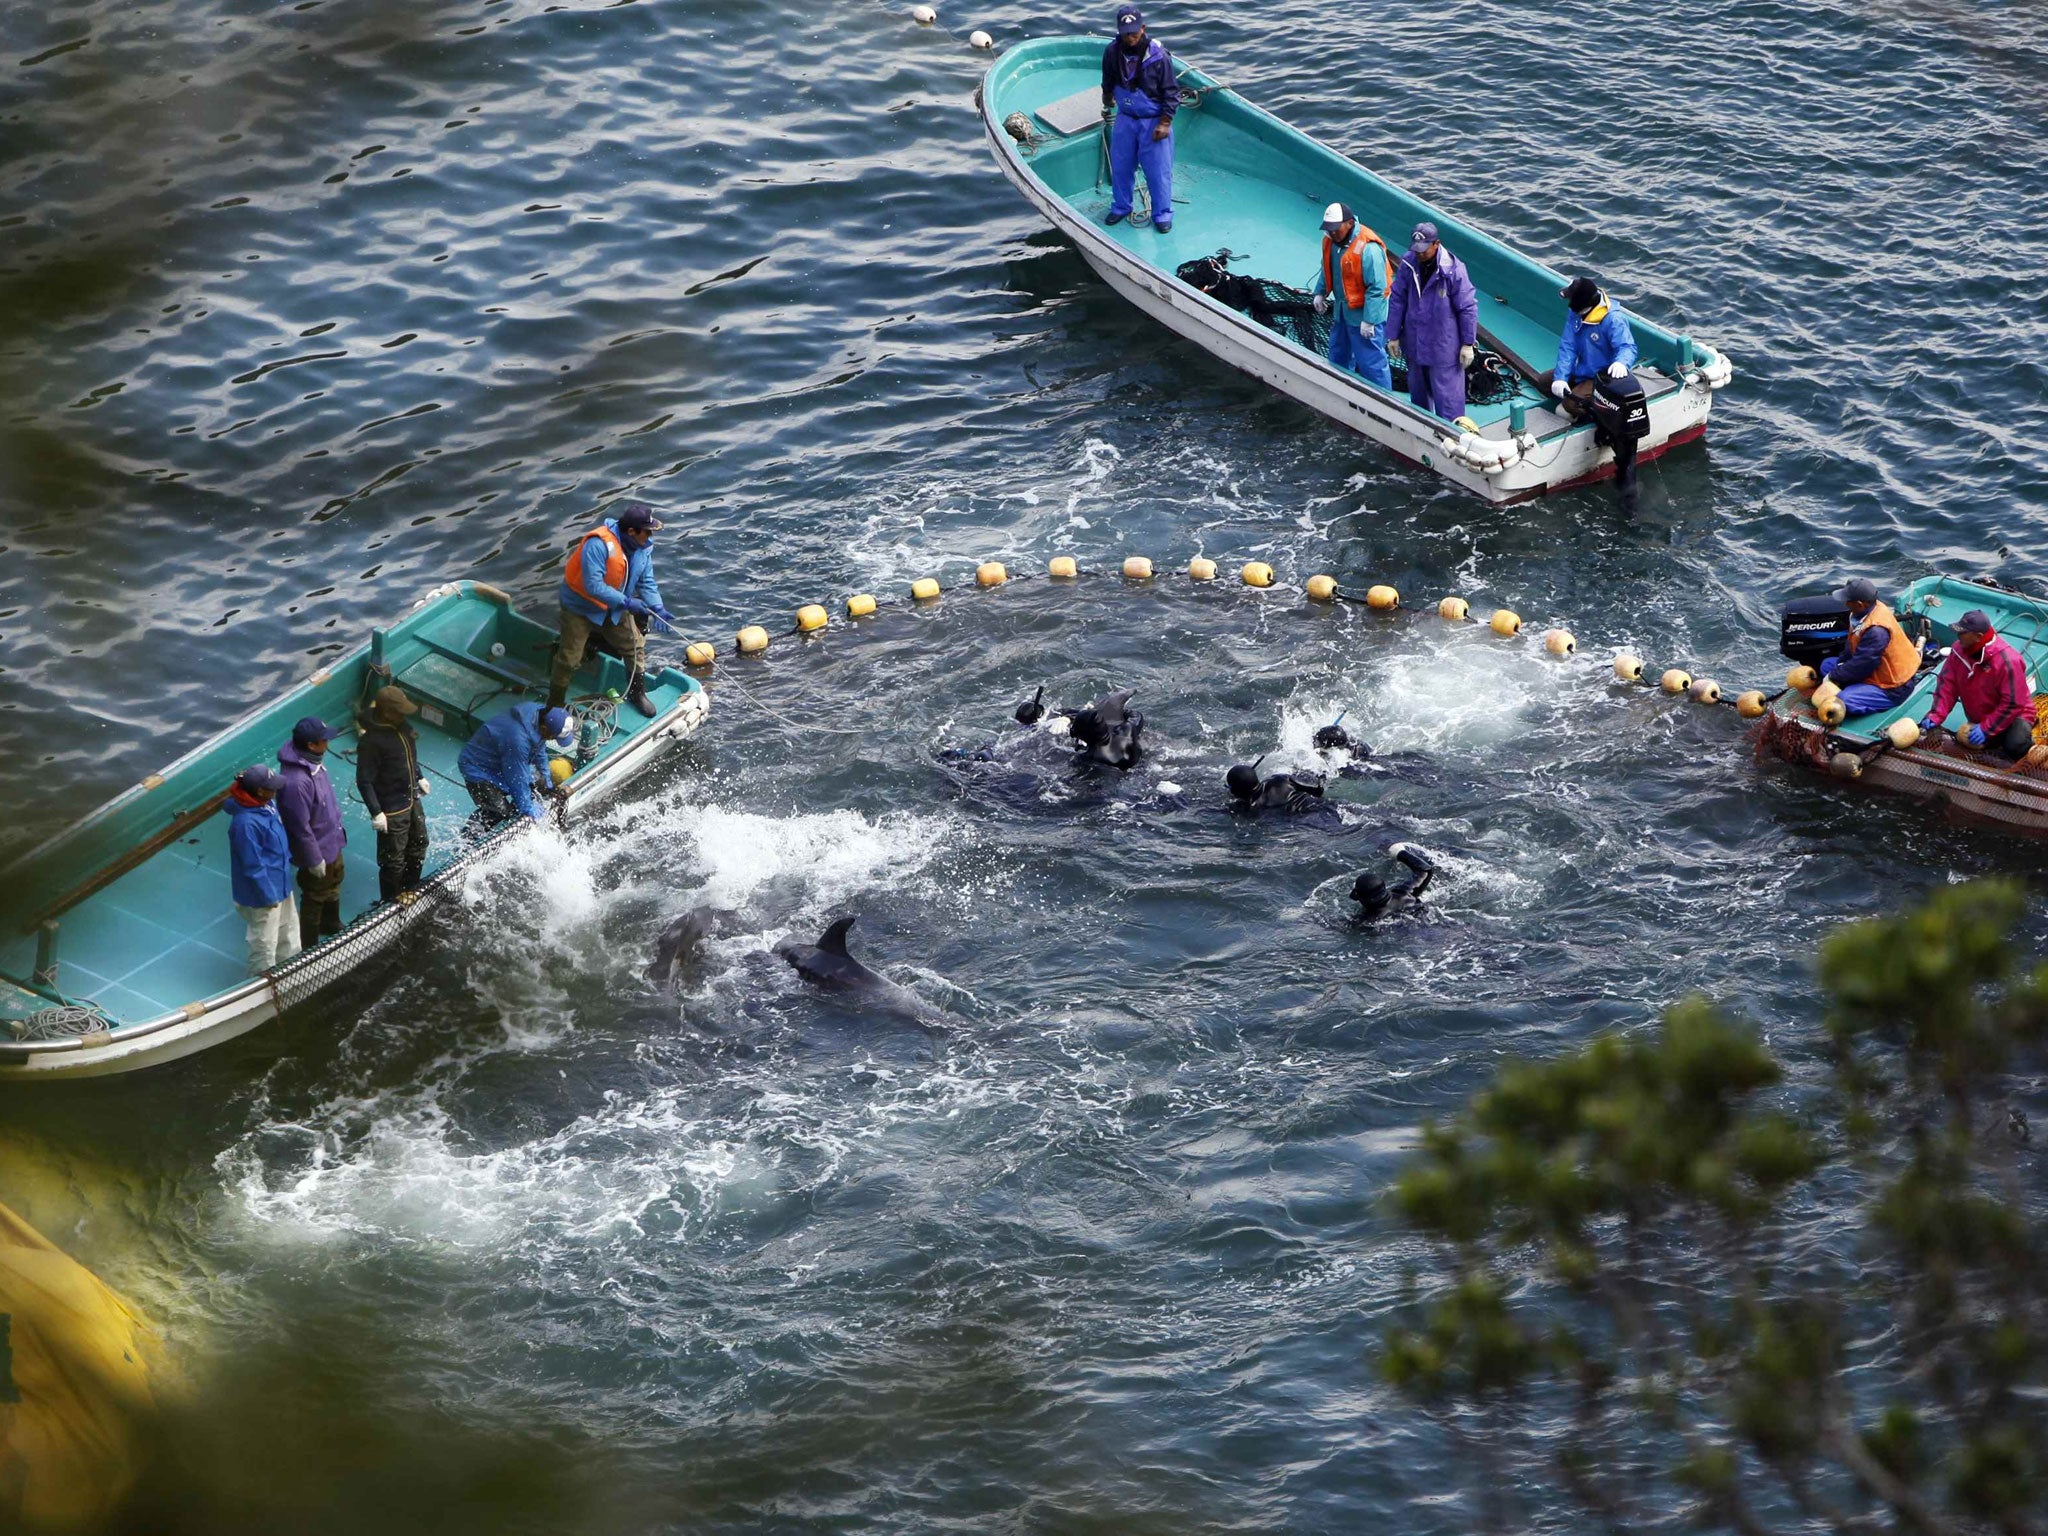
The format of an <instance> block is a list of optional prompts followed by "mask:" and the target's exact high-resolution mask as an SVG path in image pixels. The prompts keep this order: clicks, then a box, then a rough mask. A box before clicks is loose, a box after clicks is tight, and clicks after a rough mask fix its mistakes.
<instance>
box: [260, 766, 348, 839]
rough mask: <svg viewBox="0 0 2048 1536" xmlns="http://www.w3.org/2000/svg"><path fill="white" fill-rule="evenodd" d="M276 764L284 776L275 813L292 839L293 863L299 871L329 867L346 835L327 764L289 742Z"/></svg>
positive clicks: (339, 805) (339, 803)
mask: <svg viewBox="0 0 2048 1536" xmlns="http://www.w3.org/2000/svg"><path fill="white" fill-rule="evenodd" d="M277 765H278V768H279V769H280V770H281V771H282V772H283V774H284V788H283V789H280V790H279V791H278V792H277V814H278V819H279V820H281V821H282V822H283V823H284V830H285V836H286V837H288V838H289V839H290V840H291V849H292V862H293V863H294V864H296V865H298V866H299V868H301V869H311V868H312V867H313V866H314V865H315V864H332V863H333V862H334V861H335V860H336V859H338V858H340V857H341V845H342V844H343V843H346V842H347V841H348V833H347V832H345V831H343V830H342V825H341V802H340V801H339V800H337V799H336V798H335V795H334V780H333V779H331V778H329V777H328V774H327V764H326V762H325V761H324V760H323V759H321V758H317V757H315V756H314V755H313V754H312V753H310V752H308V751H307V750H306V749H305V748H304V747H302V746H300V745H299V744H298V743H297V742H296V741H288V742H286V743H285V744H284V745H283V746H281V747H279V748H278V749H277Z"/></svg>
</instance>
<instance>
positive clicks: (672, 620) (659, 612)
mask: <svg viewBox="0 0 2048 1536" xmlns="http://www.w3.org/2000/svg"><path fill="white" fill-rule="evenodd" d="M654 616H655V617H656V618H657V619H659V620H661V622H662V623H664V624H666V625H667V626H668V627H669V628H670V629H674V628H675V627H676V616H675V615H674V614H672V613H670V612H669V611H668V610H667V609H666V608H657V609H655V610H654Z"/></svg>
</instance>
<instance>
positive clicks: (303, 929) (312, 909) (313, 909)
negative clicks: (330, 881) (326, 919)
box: [299, 892, 327, 949]
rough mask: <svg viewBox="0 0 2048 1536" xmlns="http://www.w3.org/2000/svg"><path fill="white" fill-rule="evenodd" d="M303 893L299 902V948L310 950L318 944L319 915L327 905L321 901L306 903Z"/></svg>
mask: <svg viewBox="0 0 2048 1536" xmlns="http://www.w3.org/2000/svg"><path fill="white" fill-rule="evenodd" d="M304 894H305V893H304V892H301V893H300V898H301V899H300V901H299V948H301V949H311V948H312V947H313V946H314V945H315V944H318V943H319V942H320V914H321V913H322V912H323V911H325V910H326V907H327V904H326V903H325V902H321V901H307V900H305V899H304Z"/></svg>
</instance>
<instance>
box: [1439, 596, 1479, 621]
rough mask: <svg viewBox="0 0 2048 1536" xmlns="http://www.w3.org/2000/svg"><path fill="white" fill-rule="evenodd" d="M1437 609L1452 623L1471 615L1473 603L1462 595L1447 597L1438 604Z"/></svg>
mask: <svg viewBox="0 0 2048 1536" xmlns="http://www.w3.org/2000/svg"><path fill="white" fill-rule="evenodd" d="M1436 611H1437V612H1438V613H1439V614H1440V615H1442V616H1443V617H1444V618H1447V619H1449V620H1451V622H1452V623H1458V622H1459V621H1461V620H1463V619H1466V618H1469V617H1470V616H1471V613H1472V605H1471V604H1470V603H1468V602H1466V601H1465V599H1463V598H1462V597H1447V598H1445V599H1444V600H1443V601H1442V602H1440V603H1438V604H1437V605H1436Z"/></svg>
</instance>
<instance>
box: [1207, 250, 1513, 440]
mask: <svg viewBox="0 0 2048 1536" xmlns="http://www.w3.org/2000/svg"><path fill="white" fill-rule="evenodd" d="M1235 259H1236V258H1235V253H1233V252H1231V251H1229V250H1227V249H1226V250H1221V251H1218V252H1217V253H1216V254H1215V255H1214V256H1200V257H1197V258H1196V259H1195V260H1193V261H1184V262H1182V263H1181V264H1180V265H1179V266H1178V267H1176V268H1174V271H1173V275H1174V276H1175V277H1177V278H1179V279H1180V280H1181V281H1182V282H1184V283H1186V284H1187V285H1188V286H1189V287H1190V288H1193V289H1196V290H1197V291H1199V292H1201V293H1206V294H1207V295H1208V296H1209V297H1210V298H1212V299H1214V300H1215V301H1216V302H1217V303H1219V304H1223V305H1227V306H1228V307H1229V308H1231V309H1234V310H1236V311H1237V312H1238V313H1239V314H1241V315H1249V316H1251V317H1252V319H1254V320H1256V321H1257V322H1258V323H1259V324H1260V325H1263V326H1264V327H1265V328H1266V329H1267V330H1269V331H1272V332H1274V333H1275V334H1277V335H1280V336H1284V337H1286V338H1287V339H1288V340H1289V341H1291V342H1293V343H1294V344H1295V345H1296V346H1297V347H1300V348H1301V349H1302V350H1304V351H1306V352H1313V353H1314V354H1315V355H1316V356H1317V357H1327V356H1329V353H1330V324H1331V319H1332V316H1330V315H1327V314H1324V315H1319V314H1317V313H1316V306H1315V298H1314V295H1312V294H1310V293H1309V292H1308V290H1307V289H1304V288H1290V287H1288V286H1287V285H1286V284H1285V283H1276V282H1274V281H1272V280H1271V279H1270V278H1264V277H1247V276H1245V275H1244V274H1243V273H1239V272H1232V271H1231V270H1230V263H1231V262H1232V261H1233V260H1235ZM1391 362H1392V365H1393V389H1394V393H1396V394H1406V393H1407V392H1408V365H1407V364H1406V363H1404V362H1402V361H1401V360H1400V359H1399V358H1394V359H1391ZM1520 393H1522V380H1521V378H1520V376H1519V375H1518V374H1516V372H1515V370H1514V369H1513V368H1511V367H1509V366H1508V363H1507V361H1506V359H1504V358H1502V357H1500V356H1499V355H1498V354H1497V353H1494V352H1490V351H1488V350H1487V349H1486V348H1485V347H1484V346H1481V347H1478V348H1475V349H1474V356H1473V358H1472V365H1471V366H1470V367H1469V368H1467V369H1466V370H1465V404H1466V405H1467V406H1474V405H1501V404H1505V403H1506V402H1507V401H1510V400H1512V399H1514V398H1515V397H1516V396H1517V395H1519V394H1520ZM1531 398H1534V397H1533V396H1532V397H1531Z"/></svg>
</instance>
